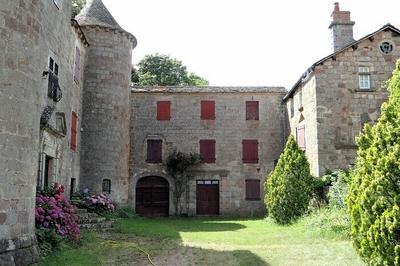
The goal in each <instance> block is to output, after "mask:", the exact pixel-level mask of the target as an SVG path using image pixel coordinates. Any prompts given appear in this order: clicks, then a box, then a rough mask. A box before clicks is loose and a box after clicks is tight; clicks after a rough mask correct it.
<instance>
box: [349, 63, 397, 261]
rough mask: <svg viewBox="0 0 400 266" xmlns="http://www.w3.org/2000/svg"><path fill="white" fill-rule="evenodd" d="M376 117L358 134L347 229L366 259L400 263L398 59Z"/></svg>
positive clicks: (361, 254) (359, 251)
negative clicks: (386, 100) (371, 123)
mask: <svg viewBox="0 0 400 266" xmlns="http://www.w3.org/2000/svg"><path fill="white" fill-rule="evenodd" d="M388 90H389V92H390V97H389V100H388V102H387V103H384V104H383V105H382V108H381V113H382V114H381V117H380V118H379V120H378V123H377V124H376V125H375V126H373V127H371V126H369V125H368V124H367V125H366V126H365V127H364V130H363V133H362V134H361V136H360V137H359V138H357V144H358V158H357V160H356V165H355V168H354V171H353V173H352V182H351V185H350V191H349V196H348V198H347V207H348V209H349V213H350V218H351V231H350V235H351V237H352V239H353V242H354V244H355V247H356V249H357V251H358V253H359V254H360V256H361V257H362V258H363V259H364V260H365V261H366V262H367V263H368V264H370V265H400V208H399V206H400V61H399V62H398V63H397V68H396V70H395V71H394V73H393V77H392V78H391V80H390V82H389V83H388Z"/></svg>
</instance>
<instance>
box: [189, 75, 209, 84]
mask: <svg viewBox="0 0 400 266" xmlns="http://www.w3.org/2000/svg"><path fill="white" fill-rule="evenodd" d="M187 78H188V81H187V84H188V85H192V86H199V87H201V86H208V85H209V82H208V81H207V80H205V79H203V78H202V77H199V76H197V75H196V74H194V73H189V75H188V77H187Z"/></svg>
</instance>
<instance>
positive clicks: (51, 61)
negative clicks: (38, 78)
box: [49, 57, 58, 76]
mask: <svg viewBox="0 0 400 266" xmlns="http://www.w3.org/2000/svg"><path fill="white" fill-rule="evenodd" d="M49 70H50V71H51V72H52V73H53V74H54V75H56V76H58V64H57V63H56V61H54V58H52V57H50V58H49Z"/></svg>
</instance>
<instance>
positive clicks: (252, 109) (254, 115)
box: [246, 101, 258, 120]
mask: <svg viewBox="0 0 400 266" xmlns="http://www.w3.org/2000/svg"><path fill="white" fill-rule="evenodd" d="M246 120H258V101H247V102H246Z"/></svg>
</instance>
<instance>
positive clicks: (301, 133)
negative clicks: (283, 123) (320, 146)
mask: <svg viewBox="0 0 400 266" xmlns="http://www.w3.org/2000/svg"><path fill="white" fill-rule="evenodd" d="M296 142H297V144H298V145H299V147H300V149H302V150H303V151H304V150H306V134H305V127H304V126H302V127H298V128H296Z"/></svg>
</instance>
